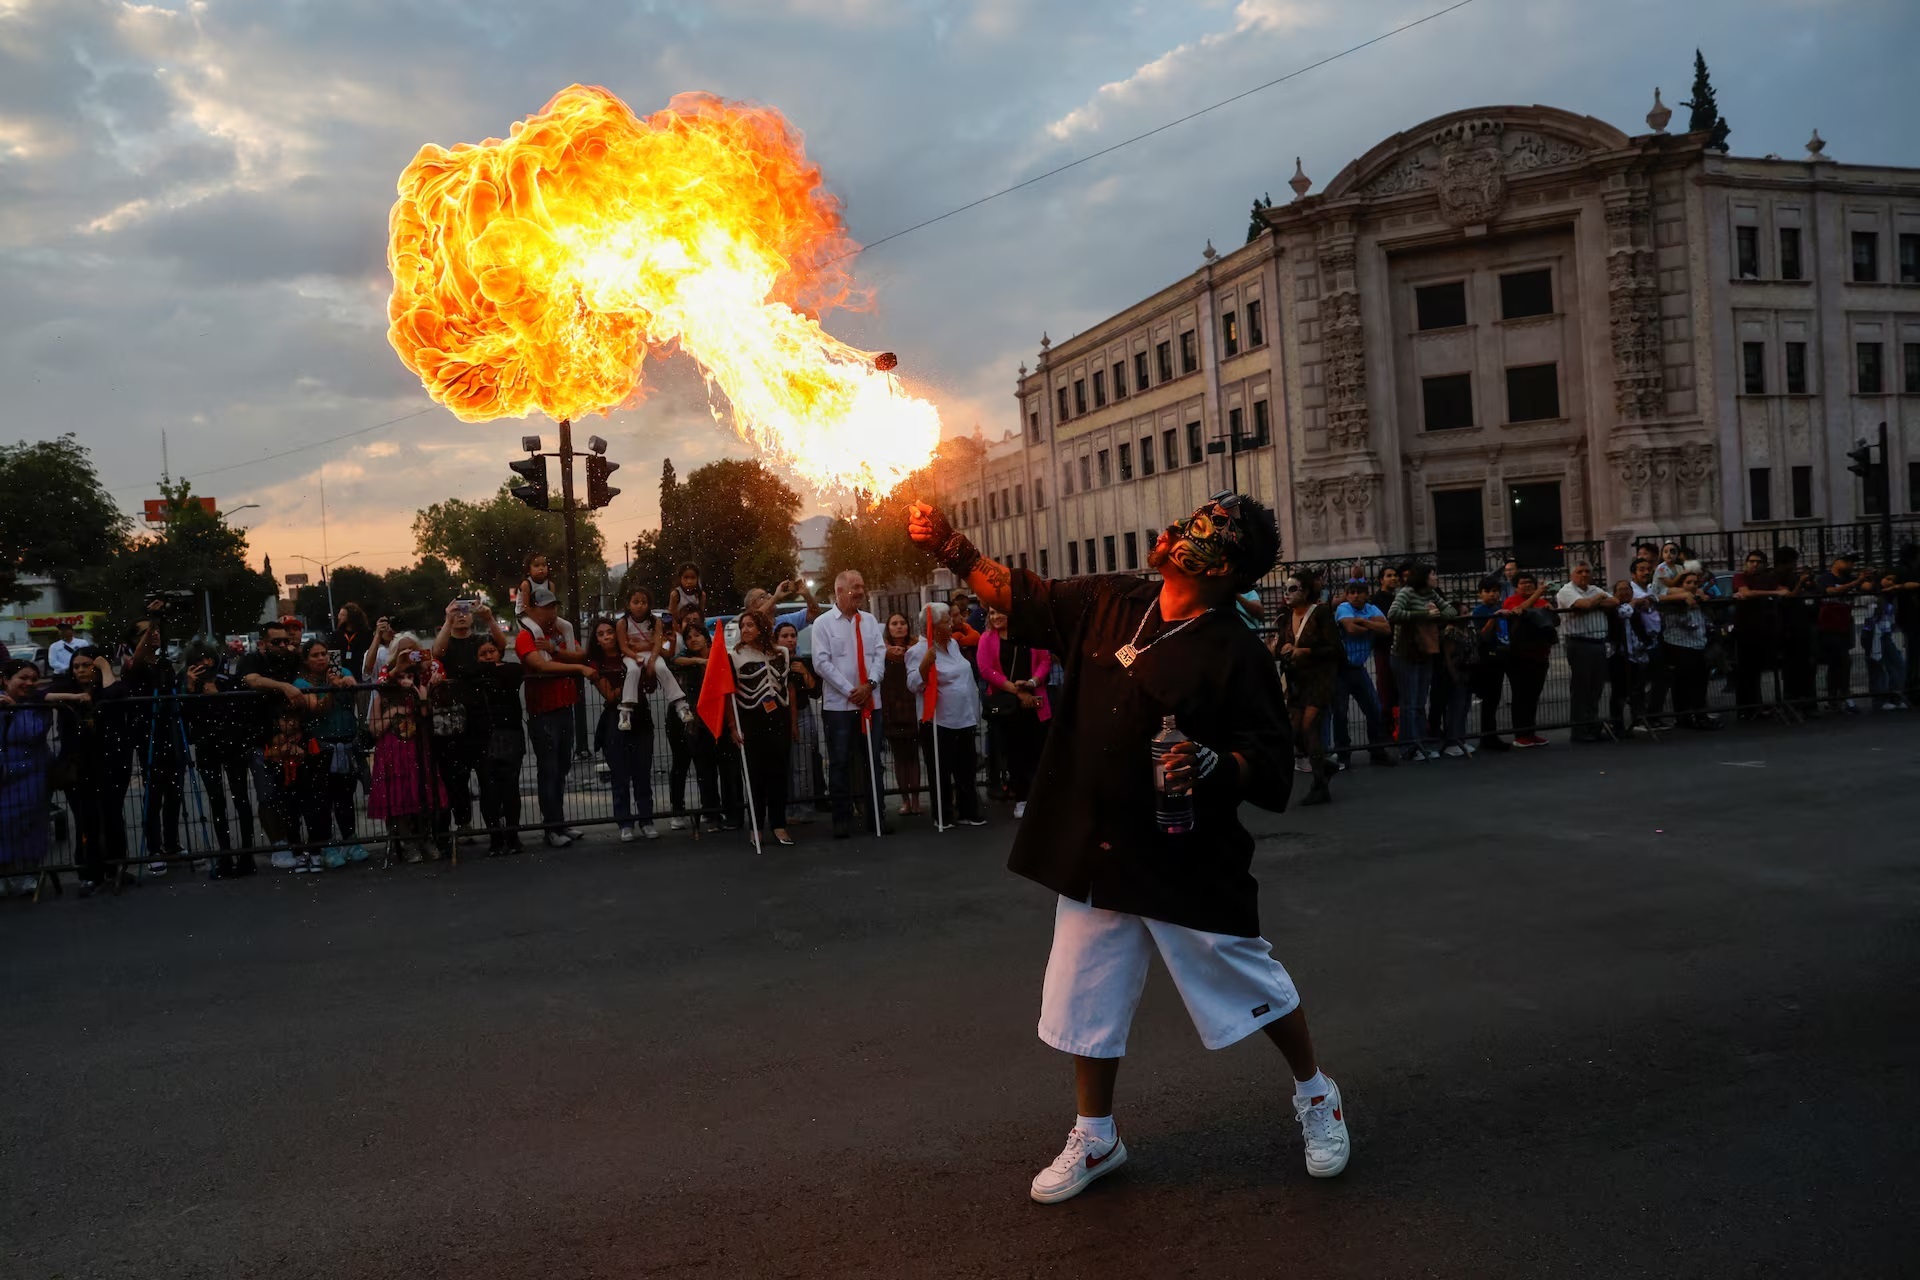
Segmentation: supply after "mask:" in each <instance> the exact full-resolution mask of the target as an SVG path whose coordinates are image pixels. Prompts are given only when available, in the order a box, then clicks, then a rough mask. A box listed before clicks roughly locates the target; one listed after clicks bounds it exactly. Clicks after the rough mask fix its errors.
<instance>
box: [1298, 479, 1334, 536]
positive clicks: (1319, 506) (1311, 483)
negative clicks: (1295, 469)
mask: <svg viewBox="0 0 1920 1280" xmlns="http://www.w3.org/2000/svg"><path fill="white" fill-rule="evenodd" d="M1293 492H1294V502H1295V504H1296V505H1297V506H1298V507H1299V509H1300V513H1301V514H1302V515H1304V516H1306V518H1307V536H1308V537H1309V538H1312V539H1313V540H1314V541H1315V542H1324V541H1326V537H1327V482H1326V481H1324V480H1302V481H1301V482H1300V484H1299V487H1297V488H1296V489H1295V490H1294V491H1293Z"/></svg>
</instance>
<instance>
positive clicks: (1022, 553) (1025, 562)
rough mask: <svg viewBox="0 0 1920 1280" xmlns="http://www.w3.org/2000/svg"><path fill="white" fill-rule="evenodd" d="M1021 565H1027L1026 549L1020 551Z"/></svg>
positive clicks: (1023, 566)
mask: <svg viewBox="0 0 1920 1280" xmlns="http://www.w3.org/2000/svg"><path fill="white" fill-rule="evenodd" d="M1020 567H1021V568H1022V569H1024V568H1026V567H1027V553H1026V552H1024V551H1022V552H1021V553H1020Z"/></svg>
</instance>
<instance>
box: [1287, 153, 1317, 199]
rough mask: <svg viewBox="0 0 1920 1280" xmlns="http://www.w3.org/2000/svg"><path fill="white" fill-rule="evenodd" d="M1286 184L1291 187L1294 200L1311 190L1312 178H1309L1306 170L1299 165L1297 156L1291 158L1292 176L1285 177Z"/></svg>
mask: <svg viewBox="0 0 1920 1280" xmlns="http://www.w3.org/2000/svg"><path fill="white" fill-rule="evenodd" d="M1287 185H1288V186H1290V187H1292V188H1293V198H1294V199H1295V200H1298V199H1299V198H1300V197H1301V196H1304V195H1305V194H1307V192H1309V191H1311V190H1313V179H1312V178H1309V177H1308V176H1307V171H1306V170H1305V169H1302V168H1301V167H1300V157H1299V156H1295V157H1294V158H1293V176H1292V177H1291V178H1288V179H1287Z"/></svg>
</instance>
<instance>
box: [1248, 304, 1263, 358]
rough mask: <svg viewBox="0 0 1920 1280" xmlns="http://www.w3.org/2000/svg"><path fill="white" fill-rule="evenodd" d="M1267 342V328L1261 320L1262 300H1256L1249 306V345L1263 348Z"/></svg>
mask: <svg viewBox="0 0 1920 1280" xmlns="http://www.w3.org/2000/svg"><path fill="white" fill-rule="evenodd" d="M1266 340H1267V328H1266V325H1264V324H1263V323H1261V319H1260V299H1258V298H1255V299H1254V300H1253V301H1251V302H1249V303H1248V304H1247V345H1248V346H1250V347H1257V346H1261V345H1262V344H1264V343H1265V342H1266Z"/></svg>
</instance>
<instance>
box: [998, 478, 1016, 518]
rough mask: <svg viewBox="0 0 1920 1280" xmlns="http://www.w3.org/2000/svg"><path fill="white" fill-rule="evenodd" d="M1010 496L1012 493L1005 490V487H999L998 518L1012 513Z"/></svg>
mask: <svg viewBox="0 0 1920 1280" xmlns="http://www.w3.org/2000/svg"><path fill="white" fill-rule="evenodd" d="M1012 497H1013V495H1012V494H1011V493H1009V492H1007V490H1006V487H1005V486H1002V487H1001V489H1000V518H1001V519H1003V520H1004V519H1006V518H1007V517H1008V516H1010V515H1012V514H1013V507H1012V506H1011V505H1010V501H1011V499H1012Z"/></svg>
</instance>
